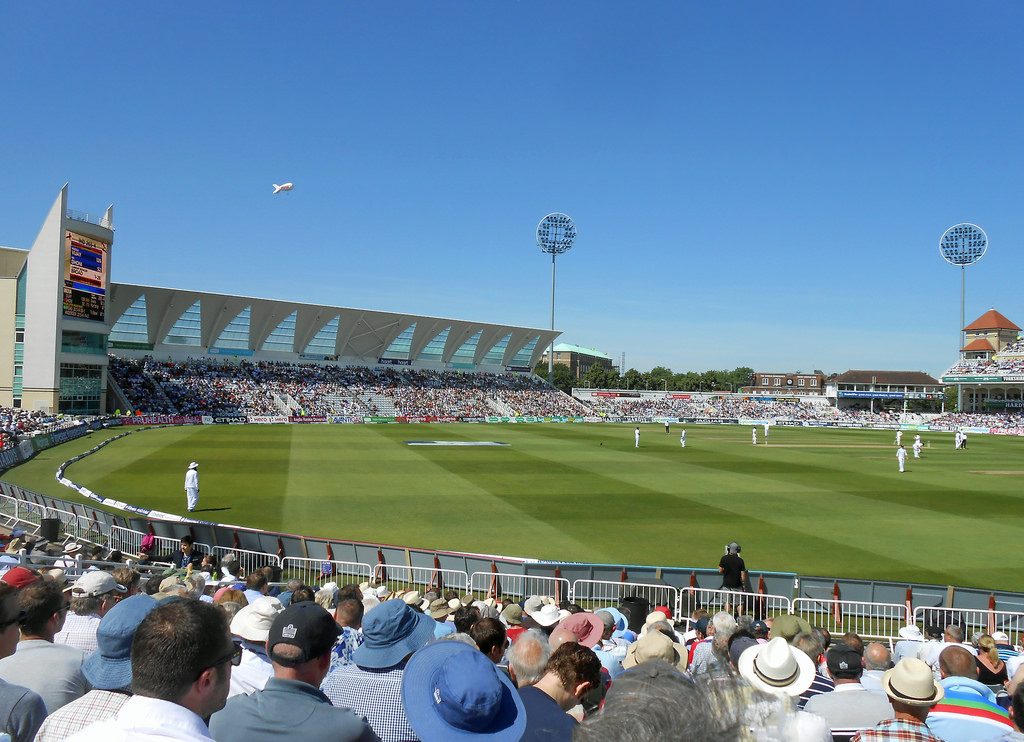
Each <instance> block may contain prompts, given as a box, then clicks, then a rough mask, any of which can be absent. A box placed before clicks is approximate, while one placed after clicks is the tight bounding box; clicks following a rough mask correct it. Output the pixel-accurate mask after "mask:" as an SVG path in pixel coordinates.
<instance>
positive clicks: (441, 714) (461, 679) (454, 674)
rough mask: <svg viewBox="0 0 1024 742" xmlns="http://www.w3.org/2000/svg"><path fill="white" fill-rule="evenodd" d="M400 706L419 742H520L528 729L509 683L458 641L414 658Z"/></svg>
mask: <svg viewBox="0 0 1024 742" xmlns="http://www.w3.org/2000/svg"><path fill="white" fill-rule="evenodd" d="M402 706H403V707H404V708H405V716H406V718H407V719H408V720H409V724H410V725H411V726H412V728H413V731H415V732H416V735H417V736H418V737H419V738H420V740H421V741H422V742H448V741H449V740H470V739H472V740H491V741H492V742H518V740H519V739H520V737H522V736H523V732H524V731H525V730H526V709H525V707H524V706H523V701H522V699H521V698H520V697H519V693H518V692H517V691H516V689H515V686H513V685H512V681H510V680H509V679H508V678H507V677H505V675H504V673H502V672H501V671H500V670H498V668H497V666H495V664H494V663H493V662H491V661H490V660H489V659H487V657H485V656H484V654H483V653H482V652H481V651H480V650H478V649H475V648H474V647H471V646H469V645H467V644H463V643H461V642H435V643H434V644H430V645H428V646H426V647H424V648H423V649H421V650H420V651H418V652H416V654H414V655H413V656H412V659H410V660H409V664H408V665H406V667H405V672H404V673H403V675H402Z"/></svg>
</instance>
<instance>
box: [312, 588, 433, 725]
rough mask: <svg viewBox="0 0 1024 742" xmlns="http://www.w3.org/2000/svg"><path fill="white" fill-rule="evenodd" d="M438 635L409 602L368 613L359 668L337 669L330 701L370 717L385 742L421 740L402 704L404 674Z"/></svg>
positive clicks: (329, 681) (328, 689)
mask: <svg viewBox="0 0 1024 742" xmlns="http://www.w3.org/2000/svg"><path fill="white" fill-rule="evenodd" d="M433 636H434V619H432V618H431V617H430V616H427V615H424V614H422V613H417V612H416V611H414V610H413V609H412V608H410V607H409V606H408V605H406V603H405V602H404V601H401V600H388V601H385V602H383V603H381V604H380V605H378V606H376V607H374V608H373V609H372V610H370V611H369V612H367V614H366V618H365V619H364V620H363V644H362V645H361V646H360V647H359V648H358V649H356V651H355V652H354V653H353V654H352V659H353V661H354V664H352V665H345V666H343V667H340V668H338V669H337V670H335V671H334V672H332V673H331V674H330V675H328V676H327V678H326V680H324V683H323V686H322V689H323V691H324V693H325V694H326V695H327V697H328V698H330V699H331V703H333V704H334V705H335V706H340V707H341V708H348V709H352V710H353V711H355V712H356V713H357V714H359V715H360V716H364V717H366V720H367V721H368V722H369V723H370V727H371V728H372V729H373V731H374V732H376V733H377V736H379V737H380V738H381V739H382V740H383V741H384V742H408V741H409V740H415V739H417V737H416V733H415V732H414V731H413V729H412V727H411V726H410V725H409V721H408V719H407V718H406V714H405V709H404V708H403V706H402V676H403V675H404V674H405V668H406V663H407V662H408V661H409V658H410V657H411V656H412V654H413V652H415V651H416V650H418V649H422V648H423V647H424V646H425V645H426V643H427V642H428V641H430V640H431V639H432V638H433Z"/></svg>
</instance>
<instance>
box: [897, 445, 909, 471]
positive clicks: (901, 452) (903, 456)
mask: <svg viewBox="0 0 1024 742" xmlns="http://www.w3.org/2000/svg"><path fill="white" fill-rule="evenodd" d="M896 460H897V461H898V462H900V474H902V473H903V466H904V464H906V463H907V449H905V448H904V447H903V446H900V447H899V448H897V449H896Z"/></svg>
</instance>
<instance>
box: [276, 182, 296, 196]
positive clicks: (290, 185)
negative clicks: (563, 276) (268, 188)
mask: <svg viewBox="0 0 1024 742" xmlns="http://www.w3.org/2000/svg"><path fill="white" fill-rule="evenodd" d="M294 187H295V184H294V183H285V184H284V185H278V184H277V183H274V193H280V192H281V191H290V190H291V189H292V188H294ZM271 195H273V194H271Z"/></svg>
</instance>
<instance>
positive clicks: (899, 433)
mask: <svg viewBox="0 0 1024 742" xmlns="http://www.w3.org/2000/svg"><path fill="white" fill-rule="evenodd" d="M902 444H903V431H902V430H897V431H896V445H897V446H900V445H902Z"/></svg>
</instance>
